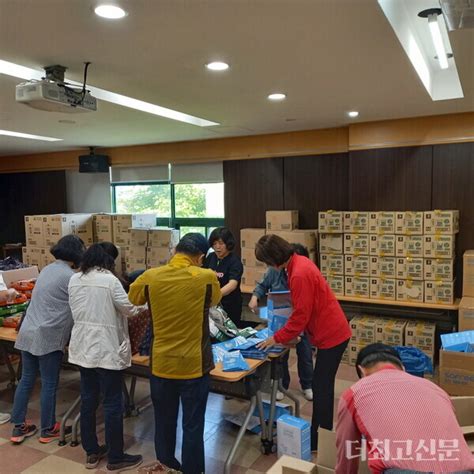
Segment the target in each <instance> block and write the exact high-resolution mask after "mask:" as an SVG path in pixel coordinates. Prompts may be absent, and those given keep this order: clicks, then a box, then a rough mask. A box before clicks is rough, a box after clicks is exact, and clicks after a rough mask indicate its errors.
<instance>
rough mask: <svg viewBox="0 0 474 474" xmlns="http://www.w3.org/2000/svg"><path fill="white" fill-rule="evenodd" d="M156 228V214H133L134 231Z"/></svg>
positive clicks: (132, 225)
mask: <svg viewBox="0 0 474 474" xmlns="http://www.w3.org/2000/svg"><path fill="white" fill-rule="evenodd" d="M155 226H156V214H132V224H131V225H130V227H133V228H134V229H151V228H152V227H155Z"/></svg>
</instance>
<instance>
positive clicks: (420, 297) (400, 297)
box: [397, 280, 425, 303]
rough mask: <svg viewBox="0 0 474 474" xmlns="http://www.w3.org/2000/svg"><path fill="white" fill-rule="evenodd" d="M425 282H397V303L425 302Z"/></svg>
mask: <svg viewBox="0 0 474 474" xmlns="http://www.w3.org/2000/svg"><path fill="white" fill-rule="evenodd" d="M424 292H425V286H424V282H422V281H417V280H413V281H412V280H397V301H411V302H414V303H423V302H424Z"/></svg>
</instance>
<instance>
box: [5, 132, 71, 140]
mask: <svg viewBox="0 0 474 474" xmlns="http://www.w3.org/2000/svg"><path fill="white" fill-rule="evenodd" d="M0 135H5V136H7V137H15V138H28V139H30V140H42V141H44V142H62V141H63V139H62V138H52V137H42V136H41V135H30V134H29V133H21V132H12V131H10V130H0Z"/></svg>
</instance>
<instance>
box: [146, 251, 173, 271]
mask: <svg viewBox="0 0 474 474" xmlns="http://www.w3.org/2000/svg"><path fill="white" fill-rule="evenodd" d="M172 256H173V249H169V248H166V247H148V248H147V249H146V266H147V268H154V267H161V266H162V265H166V264H167V263H168V262H169V260H170V258H171V257H172Z"/></svg>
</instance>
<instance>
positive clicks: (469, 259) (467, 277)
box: [462, 250, 474, 297]
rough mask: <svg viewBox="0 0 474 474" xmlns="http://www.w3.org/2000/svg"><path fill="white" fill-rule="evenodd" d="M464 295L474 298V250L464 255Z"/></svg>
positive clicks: (467, 251)
mask: <svg viewBox="0 0 474 474" xmlns="http://www.w3.org/2000/svg"><path fill="white" fill-rule="evenodd" d="M462 295H463V296H472V297H474V250H466V251H465V252H464V255H463V273H462Z"/></svg>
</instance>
